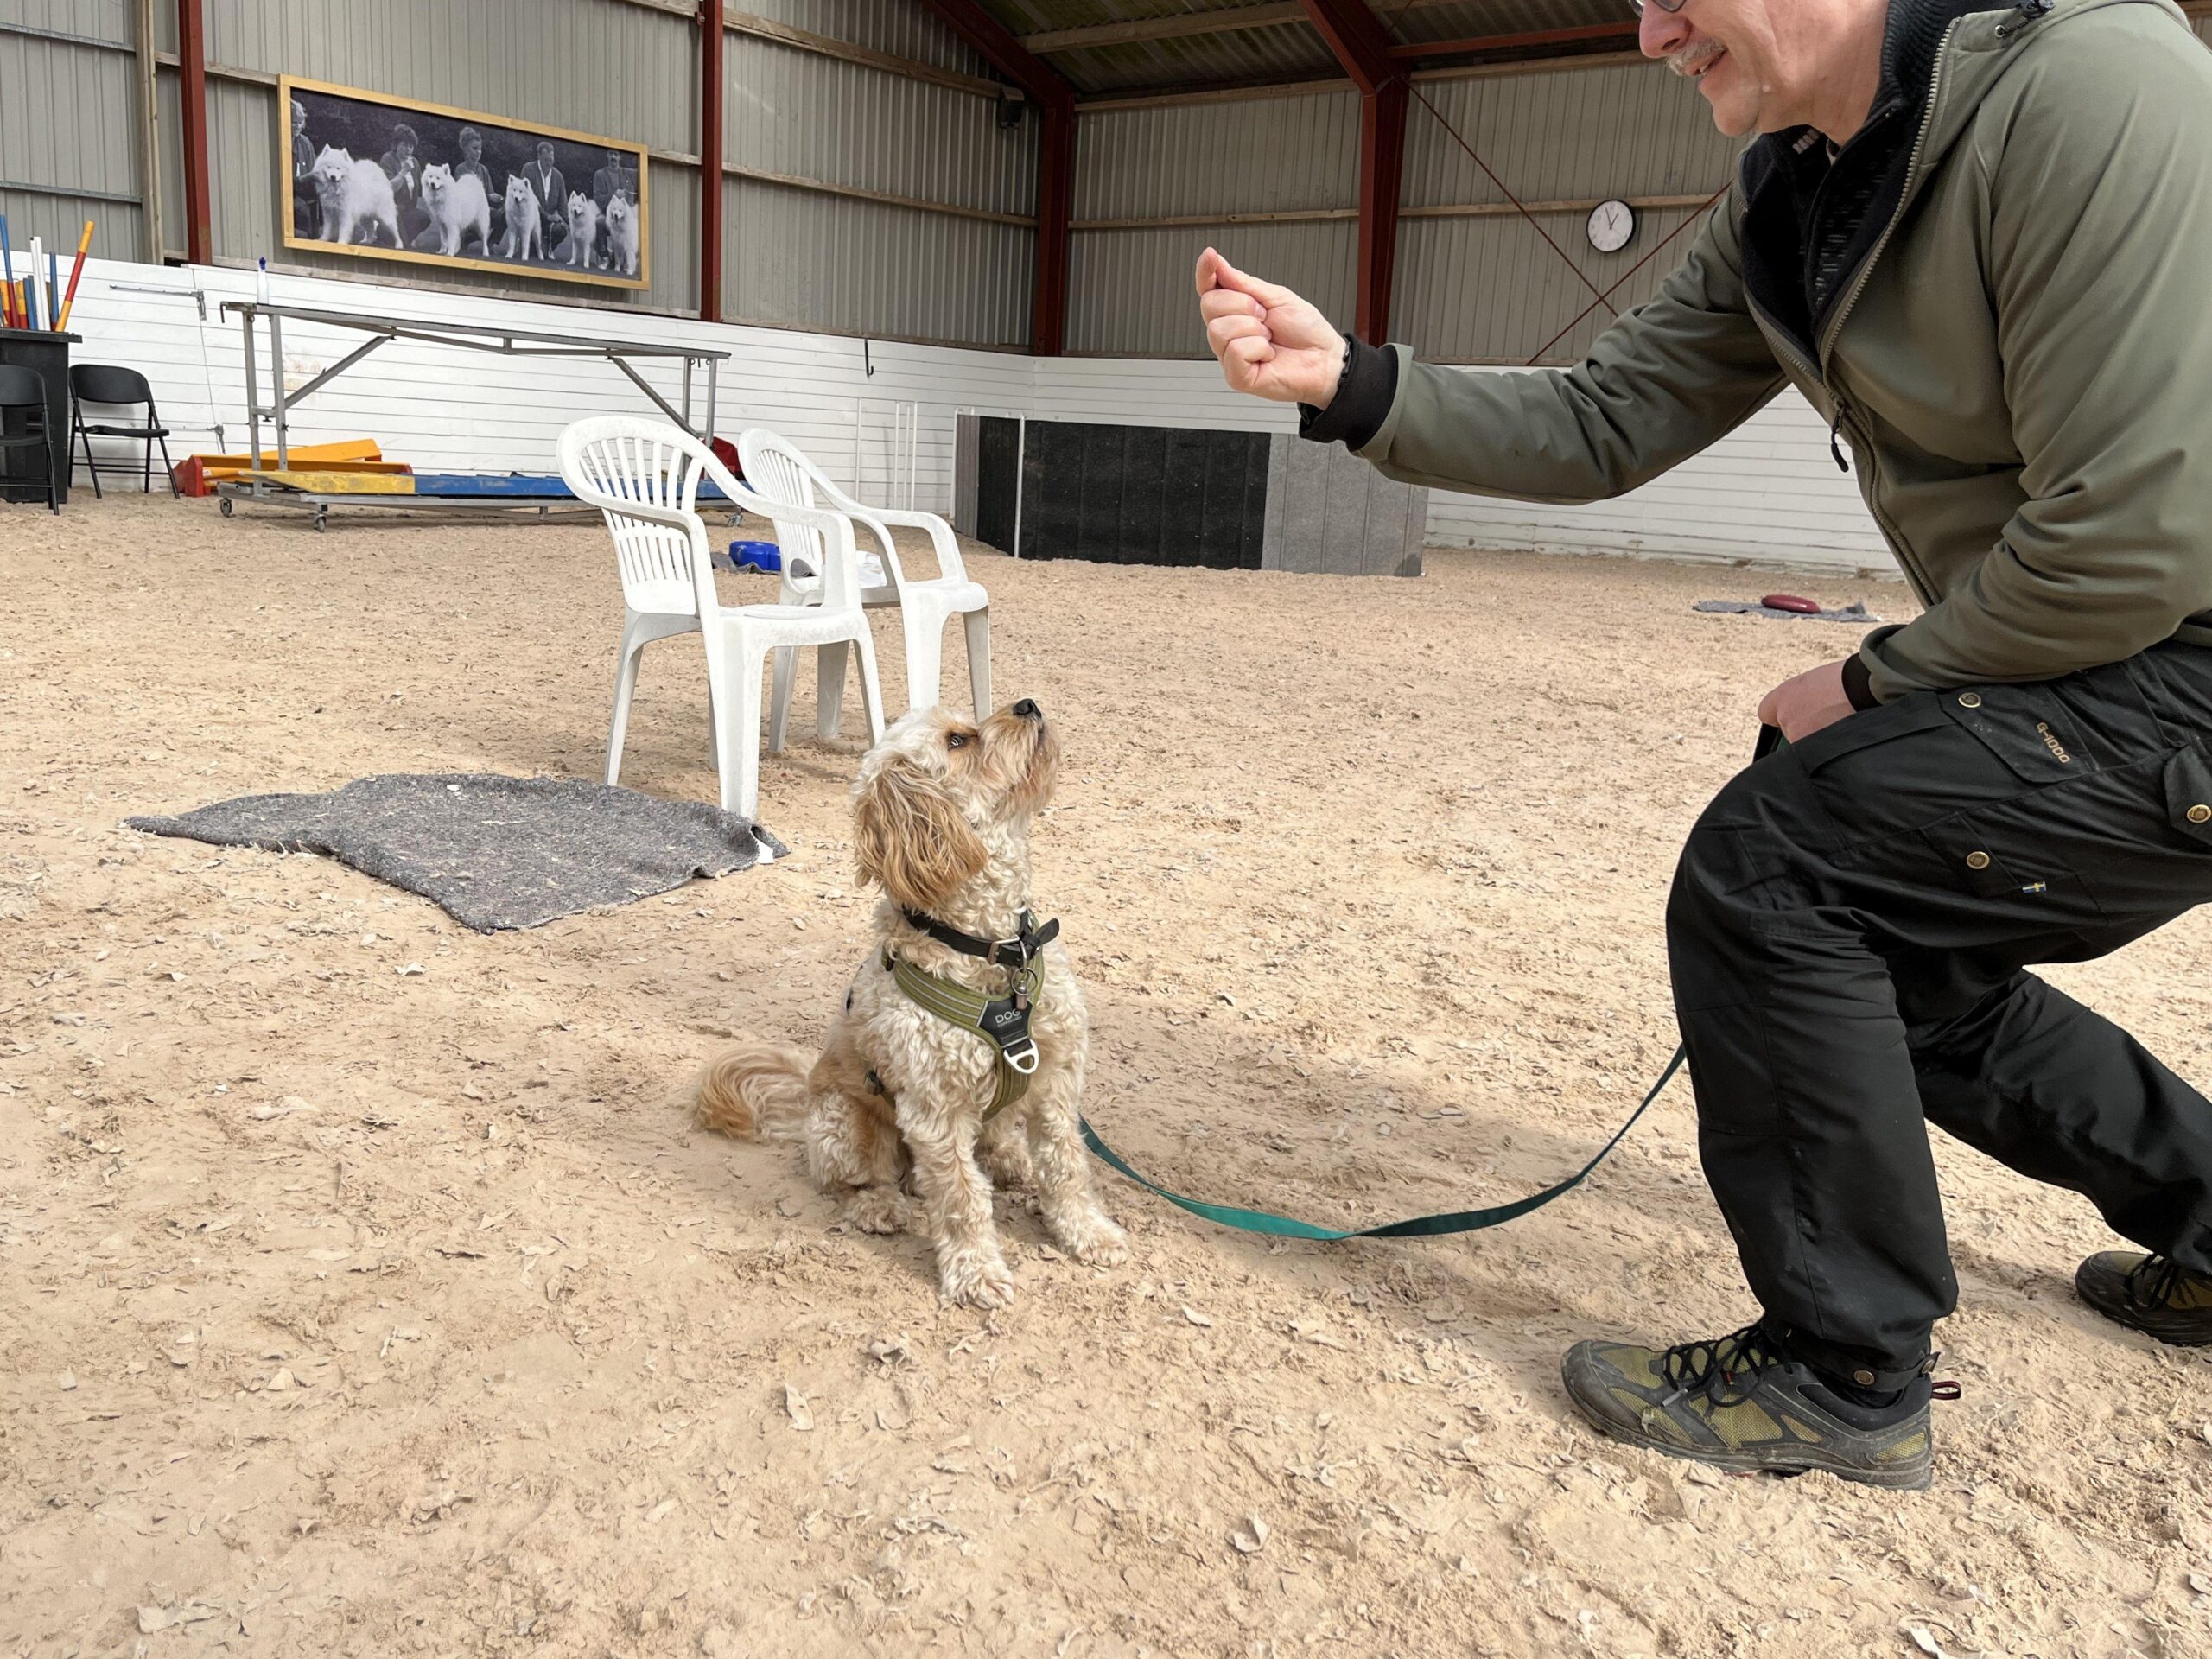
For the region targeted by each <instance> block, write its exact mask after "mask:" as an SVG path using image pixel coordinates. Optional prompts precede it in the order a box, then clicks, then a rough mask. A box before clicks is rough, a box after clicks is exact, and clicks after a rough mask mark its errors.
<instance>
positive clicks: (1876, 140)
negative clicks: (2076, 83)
mask: <svg viewBox="0 0 2212 1659" xmlns="http://www.w3.org/2000/svg"><path fill="white" fill-rule="evenodd" d="M1987 10H1992V8H1991V6H1990V3H1989V0H1891V6H1890V13H1889V23H1888V27H1887V29H1885V32H1884V35H1883V37H1882V79H1881V83H1880V85H1879V86H1878V88H1877V89H1876V91H1875V93H1874V104H1873V108H1872V112H1871V113H1870V114H1869V115H1868V117H1867V118H1866V124H1865V125H1864V126H1862V127H1861V128H1860V129H1859V130H1858V131H1857V132H1856V133H1854V134H1853V135H1852V138H1851V141H1850V142H1849V143H1847V144H1845V145H1844V146H1843V148H1842V149H1840V151H1838V152H1837V154H1836V156H1835V157H1834V160H1833V161H1830V159H1829V157H1828V151H1827V144H1826V143H1825V142H1824V141H1823V140H1822V138H1821V135H1820V134H1819V133H1818V132H1816V131H1815V130H1813V129H1812V128H1810V127H1792V128H1789V129H1788V130H1784V131H1782V132H1777V133H1770V134H1768V135H1767V136H1766V137H1764V138H1761V139H1760V140H1759V141H1758V143H1755V144H1753V145H1752V146H1751V149H1748V150H1747V151H1745V155H1744V170H1743V183H1744V197H1745V209H1744V232H1743V234H1744V284H1745V289H1746V290H1747V291H1748V292H1749V294H1750V295H1751V299H1752V300H1753V301H1754V302H1756V303H1757V304H1758V307H1759V308H1760V309H1762V310H1763V311H1764V312H1765V313H1766V314H1767V315H1769V316H1770V317H1771V318H1772V319H1773V320H1774V321H1776V322H1777V323H1779V324H1780V325H1781V326H1782V327H1783V328H1784V329H1786V330H1787V331H1788V332H1789V334H1790V336H1791V337H1792V338H1793V339H1794V340H1796V343H1797V345H1798V346H1799V348H1800V349H1801V350H1802V352H1803V353H1804V354H1805V355H1806V357H1807V358H1808V359H1813V360H1814V361H1815V362H1817V361H1818V353H1817V350H1816V349H1815V341H1816V340H1818V339H1819V337H1820V333H1821V328H1822V327H1823V326H1824V325H1825V324H1826V323H1827V320H1828V316H1829V314H1830V313H1831V312H1832V311H1833V310H1834V307H1835V305H1836V303H1837V302H1838V301H1839V300H1840V299H1841V298H1842V296H1843V295H1844V294H1845V293H1846V292H1847V290H1848V289H1850V287H1851V279H1852V277H1853V276H1854V275H1856V273H1857V272H1858V270H1859V267H1860V266H1861V265H1863V264H1866V259H1867V257H1868V256H1869V255H1870V254H1872V252H1873V251H1874V245H1875V244H1876V243H1877V242H1878V241H1879V240H1880V239H1881V237H1882V232H1884V231H1885V229H1886V228H1888V226H1889V222H1890V219H1891V216H1892V215H1894V214H1895V213H1896V212H1897V203H1898V202H1899V201H1900V200H1903V198H1904V186H1905V175H1906V173H1907V172H1908V171H1909V170H1910V168H1911V164H1912V147H1913V143H1914V141H1915V140H1916V138H1917V137H1918V136H1919V132H1920V126H1921V119H1922V117H1923V115H1924V114H1925V113H1926V111H1927V107H1928V99H1929V94H1930V92H1932V91H1933V89H1934V87H1933V83H1934V80H1935V77H1936V48H1937V47H1938V46H1939V45H1941V44H1942V39H1943V33H1944V31H1945V30H1946V29H1948V28H1949V27H1950V26H1951V23H1952V22H1953V21H1954V20H1955V19H1957V18H1960V17H1963V16H1967V15H1968V14H1969V13H1972V12H1976V11H1987Z"/></svg>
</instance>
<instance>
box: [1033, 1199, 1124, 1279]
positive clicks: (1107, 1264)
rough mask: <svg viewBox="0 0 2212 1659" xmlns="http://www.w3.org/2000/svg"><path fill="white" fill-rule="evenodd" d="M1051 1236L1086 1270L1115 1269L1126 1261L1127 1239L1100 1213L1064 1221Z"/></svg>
mask: <svg viewBox="0 0 2212 1659" xmlns="http://www.w3.org/2000/svg"><path fill="white" fill-rule="evenodd" d="M1052 1236H1053V1239H1054V1241H1055V1242H1056V1243H1058V1245H1059V1247H1060V1248H1061V1249H1064V1250H1065V1251H1066V1252H1067V1253H1068V1254H1069V1255H1071V1256H1073V1257H1074V1258H1075V1259H1076V1260H1077V1261H1078V1262H1082V1263H1083V1264H1084V1266H1085V1267H1087V1268H1118V1267H1120V1266H1121V1265H1122V1262H1126V1261H1128V1259H1129V1236H1128V1234H1127V1233H1125V1232H1123V1231H1122V1230H1121V1229H1120V1228H1119V1227H1116V1225H1115V1224H1113V1223H1112V1222H1111V1221H1109V1220H1108V1219H1107V1218H1106V1216H1105V1213H1104V1212H1103V1211H1092V1212H1091V1213H1090V1214H1088V1215H1079V1216H1072V1217H1064V1218H1062V1219H1061V1220H1060V1221H1059V1222H1058V1224H1057V1225H1055V1226H1053V1227H1052Z"/></svg>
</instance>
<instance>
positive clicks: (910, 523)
mask: <svg viewBox="0 0 2212 1659" xmlns="http://www.w3.org/2000/svg"><path fill="white" fill-rule="evenodd" d="M867 511H868V512H869V513H871V514H872V515H873V516H874V517H875V518H878V519H880V521H881V522H883V523H884V524H903V525H905V526H906V528H907V529H908V530H926V531H929V533H930V547H931V550H932V551H934V552H935V553H936V555H937V573H938V576H940V577H941V578H943V579H944V580H945V581H948V582H965V581H967V580H968V567H967V566H966V565H965V564H963V563H961V558H960V541H959V538H958V537H956V536H955V535H954V534H953V533H952V526H951V525H950V524H947V523H945V521H944V519H943V518H939V517H938V515H937V514H936V513H934V512H905V511H902V510H900V509H899V508H896V507H870V508H868V509H867Z"/></svg>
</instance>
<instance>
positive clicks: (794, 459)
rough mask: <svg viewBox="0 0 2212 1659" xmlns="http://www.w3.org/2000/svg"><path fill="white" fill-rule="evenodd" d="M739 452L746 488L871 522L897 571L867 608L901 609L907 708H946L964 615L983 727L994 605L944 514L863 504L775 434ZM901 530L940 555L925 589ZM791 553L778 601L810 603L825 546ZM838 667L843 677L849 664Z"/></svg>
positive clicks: (780, 723)
mask: <svg viewBox="0 0 2212 1659" xmlns="http://www.w3.org/2000/svg"><path fill="white" fill-rule="evenodd" d="M737 453H738V455H739V458H740V459H741V461H743V462H744V464H745V479H746V482H747V483H748V484H750V485H751V486H753V490H754V491H755V492H757V493H760V494H761V495H764V496H766V497H768V498H769V499H772V500H776V501H780V502H788V503H790V504H791V505H795V506H800V507H808V508H815V509H819V508H823V507H827V508H829V509H831V510H833V511H835V512H838V513H840V514H842V515H843V517H844V518H846V519H847V520H849V522H850V523H852V524H861V525H865V526H866V527H867V528H868V532H869V533H870V534H871V535H873V536H874V537H875V539H876V540H877V542H879V543H881V545H882V548H883V565H884V569H886V570H887V571H888V572H889V573H890V576H891V580H890V582H888V583H887V584H885V585H883V586H881V587H876V588H862V589H861V604H863V605H868V606H882V605H896V606H898V607H899V613H900V620H901V622H902V623H903V625H904V628H905V632H906V706H907V707H908V708H909V709H927V708H930V707H932V706H933V705H934V704H936V703H937V702H938V701H939V692H940V690H941V688H942V684H943V679H944V625H945V624H946V623H947V622H948V621H950V620H951V619H952V618H954V617H956V616H957V617H959V618H961V619H962V620H963V625H964V626H965V627H966V629H967V633H968V689H969V694H970V695H971V696H973V697H974V699H975V709H976V719H978V720H981V719H982V717H983V716H984V715H988V713H990V711H991V612H990V606H991V599H990V595H989V594H987V593H985V592H984V591H983V588H982V583H981V582H972V581H970V580H969V576H968V569H967V567H966V566H965V565H963V563H961V562H960V543H959V542H958V541H957V540H956V539H955V537H954V536H953V534H952V526H951V525H950V524H946V523H945V522H944V519H942V518H938V516H937V515H936V514H935V513H931V512H898V511H896V510H894V509H893V508H889V507H871V506H868V505H863V504H862V503H861V502H858V501H855V499H853V498H852V497H851V496H849V495H847V494H846V493H844V492H843V491H842V490H841V489H839V488H838V487H837V486H836V485H835V484H832V483H831V482H830V481H829V476H828V474H825V473H823V470H822V469H821V468H820V467H817V466H816V465H815V464H814V463H813V462H812V461H809V460H808V459H807V458H806V455H805V454H804V452H803V451H802V450H801V449H800V448H798V445H797V444H795V443H792V442H790V441H789V440H788V439H786V438H783V437H779V436H778V435H776V434H775V433H773V432H771V431H769V430H768V429H766V427H760V426H756V427H753V428H751V429H749V430H747V431H745V432H742V433H741V434H739V435H738V440H737ZM893 524H904V525H906V526H907V527H908V528H910V529H913V530H925V531H928V532H929V537H930V544H931V547H932V548H934V549H935V550H936V552H937V568H938V575H936V576H935V577H933V578H931V579H930V580H927V581H922V582H917V581H915V580H913V579H912V577H910V576H908V575H906V572H905V571H904V570H903V569H900V568H899V549H898V547H897V545H896V544H895V543H893V540H892V538H891V528H890V527H891V526H892V525H893ZM809 533H810V534H811V533H812V532H809ZM782 547H783V552H784V580H783V586H782V588H781V589H780V591H779V594H778V595H777V597H778V598H779V601H781V602H782V603H784V604H786V605H799V604H805V603H807V602H809V601H810V599H811V598H812V596H813V595H814V594H816V593H817V592H818V591H819V588H820V583H819V581H818V579H817V577H816V575H815V570H816V568H817V562H818V559H819V557H820V544H819V543H818V542H817V541H809V540H800V541H796V542H794V541H790V540H785V541H784V542H783V543H782ZM791 656H792V653H791V652H781V653H779V655H778V657H777V658H776V673H775V688H774V690H773V692H772V695H771V697H770V701H769V709H768V747H769V748H770V749H771V750H774V749H777V748H779V747H781V744H782V733H783V727H784V717H785V714H786V713H787V712H788V710H789V709H790V705H791V668H792V664H791ZM838 666H839V669H840V671H841V672H842V664H839V665H838ZM828 672H829V664H827V663H826V662H825V663H824V664H823V673H824V674H825V675H826V674H827V673H828ZM842 685H843V681H842V679H840V680H839V681H837V683H836V685H834V686H833V685H832V684H831V683H829V681H828V680H827V679H825V680H824V681H823V689H822V697H823V705H824V706H825V707H829V708H834V707H836V701H837V699H836V695H835V694H836V692H837V691H838V690H842Z"/></svg>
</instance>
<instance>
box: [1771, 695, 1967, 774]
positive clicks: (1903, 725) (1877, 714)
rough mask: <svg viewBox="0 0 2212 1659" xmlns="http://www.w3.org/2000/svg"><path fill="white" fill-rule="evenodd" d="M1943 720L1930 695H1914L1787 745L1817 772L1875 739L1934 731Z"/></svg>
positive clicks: (1891, 739)
mask: <svg viewBox="0 0 2212 1659" xmlns="http://www.w3.org/2000/svg"><path fill="white" fill-rule="evenodd" d="M1944 723H1945V721H1944V715H1943V711H1942V709H1938V708H1936V706H1935V705H1934V703H1933V702H1931V700H1930V697H1929V696H1927V695H1915V696H1908V697H1901V698H1899V699H1898V700H1897V702H1885V703H1884V704H1883V705H1882V706H1881V707H1880V708H1878V709H1866V710H1864V711H1863V712H1861V713H1859V714H1855V715H1849V716H1847V717H1846V718H1845V719H1842V720H1839V721H1835V722H1834V724H1832V725H1827V726H1823V727H1821V729H1820V730H1819V731H1817V732H1815V733H1814V734H1812V735H1811V736H1810V737H1808V738H1805V739H1802V741H1798V742H1796V743H1793V744H1792V745H1790V752H1791V753H1794V754H1796V757H1797V764H1798V765H1799V766H1802V767H1804V768H1805V770H1806V772H1808V773H1815V774H1817V773H1819V772H1823V771H1825V770H1826V769H1827V768H1828V767H1829V766H1834V764H1835V763H1836V762H1837V761H1839V760H1843V759H1845V758H1846V757H1847V756H1849V755H1853V754H1857V753H1859V752H1860V751H1861V750H1862V749H1870V748H1872V747H1874V746H1875V745H1876V744H1878V743H1891V742H1895V741H1897V739H1898V738H1901V737H1910V736H1912V735H1913V734H1916V733H1918V732H1926V731H1933V730H1935V729H1936V728H1939V727H1941V726H1942V725H1943V724H1944Z"/></svg>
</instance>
